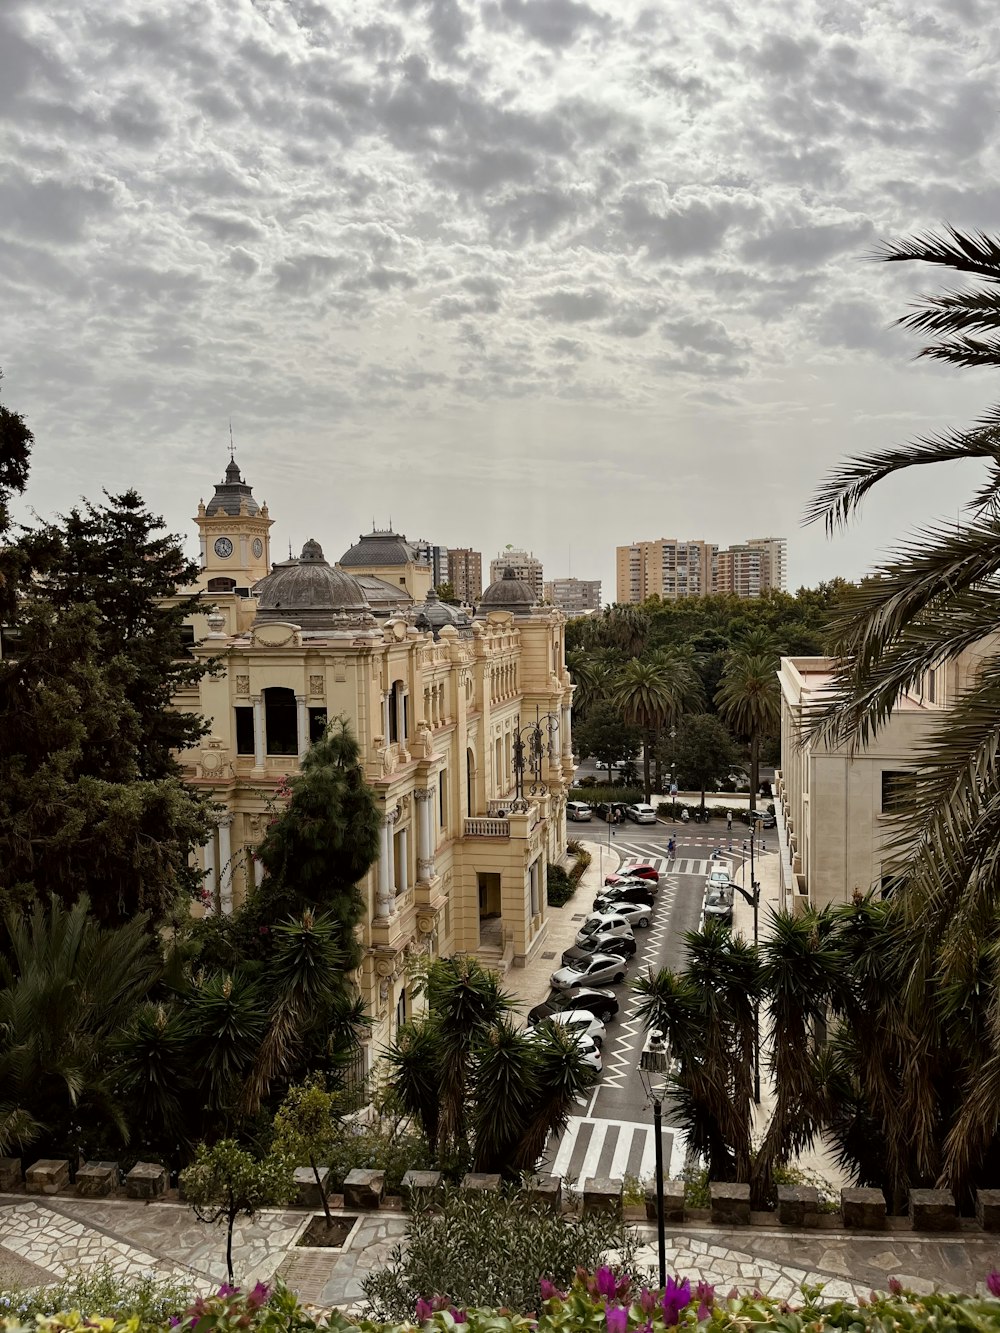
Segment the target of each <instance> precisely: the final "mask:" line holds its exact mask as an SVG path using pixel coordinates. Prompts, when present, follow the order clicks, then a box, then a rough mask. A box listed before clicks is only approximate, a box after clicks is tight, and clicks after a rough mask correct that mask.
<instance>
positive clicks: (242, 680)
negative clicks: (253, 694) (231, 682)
mask: <svg viewBox="0 0 1000 1333" xmlns="http://www.w3.org/2000/svg"><path fill="white" fill-rule="evenodd" d="M236 693H237V694H249V693H250V677H249V676H237V677H236Z"/></svg>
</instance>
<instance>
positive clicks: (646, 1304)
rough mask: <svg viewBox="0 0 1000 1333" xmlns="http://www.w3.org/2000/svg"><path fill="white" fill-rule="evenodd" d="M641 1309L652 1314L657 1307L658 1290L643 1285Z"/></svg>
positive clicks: (640, 1299) (640, 1296)
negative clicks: (651, 1289)
mask: <svg viewBox="0 0 1000 1333" xmlns="http://www.w3.org/2000/svg"><path fill="white" fill-rule="evenodd" d="M639 1309H640V1310H641V1311H642V1313H643V1314H652V1313H653V1311H654V1310H655V1309H656V1292H655V1291H650V1289H649V1288H648V1287H643V1289H642V1291H640V1292H639Z"/></svg>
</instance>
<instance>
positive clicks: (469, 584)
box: [448, 546, 483, 603]
mask: <svg viewBox="0 0 1000 1333" xmlns="http://www.w3.org/2000/svg"><path fill="white" fill-rule="evenodd" d="M448 582H449V583H450V584H451V586H452V587H453V588H454V589H455V596H456V597H457V598H458V600H459V601H460V602H469V603H475V602H478V601H479V599H480V597H482V595H483V557H482V555H481V554H480V552H479V551H473V550H471V549H470V548H469V547H468V546H450V547H449V548H448Z"/></svg>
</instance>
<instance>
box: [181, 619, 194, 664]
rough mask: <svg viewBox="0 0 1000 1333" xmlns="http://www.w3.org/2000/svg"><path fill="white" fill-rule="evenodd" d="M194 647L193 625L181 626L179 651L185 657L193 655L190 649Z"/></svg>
mask: <svg viewBox="0 0 1000 1333" xmlns="http://www.w3.org/2000/svg"><path fill="white" fill-rule="evenodd" d="M193 647H194V626H193V625H182V626H181V651H182V653H183V654H184V656H185V657H193V656H194V654H193V653H192V652H191V649H192V648H193Z"/></svg>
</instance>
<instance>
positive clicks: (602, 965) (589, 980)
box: [549, 953, 628, 990]
mask: <svg viewBox="0 0 1000 1333" xmlns="http://www.w3.org/2000/svg"><path fill="white" fill-rule="evenodd" d="M627 970H628V964H627V963H626V961H625V959H624V958H616V957H615V956H614V955H613V954H610V953H595V954H591V956H590V957H589V958H587V959H583V958H581V959H580V961H579V962H578V963H577V964H576V966H575V967H561V968H560V969H559V971H558V972H553V973H552V975H551V977H549V985H550V986H551V987H552V989H553V990H571V989H572V988H573V987H574V986H606V985H612V986H617V985H618V983H619V982H622V981H624V980H625V973H626V972H627Z"/></svg>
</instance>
